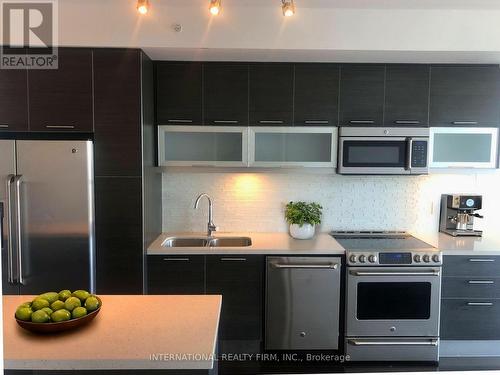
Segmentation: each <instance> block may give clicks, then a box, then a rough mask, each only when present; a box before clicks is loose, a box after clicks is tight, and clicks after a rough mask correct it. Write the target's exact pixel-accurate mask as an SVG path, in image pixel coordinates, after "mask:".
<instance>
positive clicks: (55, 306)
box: [50, 301, 64, 311]
mask: <svg viewBox="0 0 500 375" xmlns="http://www.w3.org/2000/svg"><path fill="white" fill-rule="evenodd" d="M50 308H51V309H52V310H54V311H57V310H61V309H64V302H63V301H55V302H53V303H52V305H50Z"/></svg>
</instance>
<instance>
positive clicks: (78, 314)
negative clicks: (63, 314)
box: [71, 307, 87, 319]
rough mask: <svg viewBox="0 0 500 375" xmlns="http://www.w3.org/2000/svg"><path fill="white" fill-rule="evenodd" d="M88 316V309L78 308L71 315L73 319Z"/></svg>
mask: <svg viewBox="0 0 500 375" xmlns="http://www.w3.org/2000/svg"><path fill="white" fill-rule="evenodd" d="M85 315H87V309H86V308H85V307H76V308H75V309H74V310H73V312H72V313H71V316H73V319H76V318H81V317H82V316H85Z"/></svg>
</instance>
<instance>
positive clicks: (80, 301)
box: [15, 289, 102, 333]
mask: <svg viewBox="0 0 500 375" xmlns="http://www.w3.org/2000/svg"><path fill="white" fill-rule="evenodd" d="M101 307H102V301H101V299H100V298H99V297H97V296H96V295H93V294H90V293H89V292H87V291H86V290H75V291H74V292H71V291H70V290H68V289H65V290H61V291H60V292H59V293H57V292H46V293H42V294H40V295H39V296H37V297H35V298H34V299H33V300H32V301H28V302H25V303H23V304H21V305H19V306H18V307H17V309H16V313H15V319H16V321H17V324H19V325H20V326H21V327H22V328H24V329H27V330H28V331H32V332H41V333H50V332H60V331H67V330H69V329H73V328H76V327H80V326H82V325H84V324H87V323H89V322H90V321H92V320H93V319H94V318H95V317H96V316H97V314H99V312H100V311H101Z"/></svg>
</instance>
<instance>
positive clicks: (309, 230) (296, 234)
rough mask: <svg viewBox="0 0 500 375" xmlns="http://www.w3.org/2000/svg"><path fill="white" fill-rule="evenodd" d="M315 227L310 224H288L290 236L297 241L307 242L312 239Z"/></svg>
mask: <svg viewBox="0 0 500 375" xmlns="http://www.w3.org/2000/svg"><path fill="white" fill-rule="evenodd" d="M314 231H315V227H314V225H311V224H304V225H302V226H300V225H298V224H290V236H292V237H293V238H296V239H297V240H308V239H310V238H313V237H314Z"/></svg>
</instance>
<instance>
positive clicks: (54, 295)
mask: <svg viewBox="0 0 500 375" xmlns="http://www.w3.org/2000/svg"><path fill="white" fill-rule="evenodd" d="M38 297H39V298H42V299H46V300H47V301H49V303H52V302H54V301H57V300H58V299H59V294H58V293H56V292H47V293H43V294H40V295H39V296H38Z"/></svg>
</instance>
